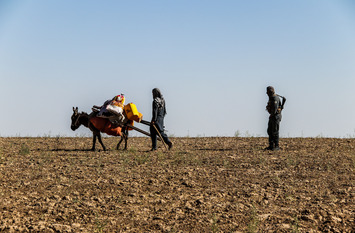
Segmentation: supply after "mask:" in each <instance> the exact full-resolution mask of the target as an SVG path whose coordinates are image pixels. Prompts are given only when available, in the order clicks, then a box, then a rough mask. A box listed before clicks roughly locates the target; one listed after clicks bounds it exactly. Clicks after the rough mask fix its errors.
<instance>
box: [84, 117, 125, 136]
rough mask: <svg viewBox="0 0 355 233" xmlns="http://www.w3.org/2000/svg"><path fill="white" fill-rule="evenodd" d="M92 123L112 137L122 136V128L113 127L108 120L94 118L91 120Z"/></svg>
mask: <svg viewBox="0 0 355 233" xmlns="http://www.w3.org/2000/svg"><path fill="white" fill-rule="evenodd" d="M90 122H91V123H92V124H93V125H94V126H95V128H96V129H98V130H100V132H102V133H106V134H108V135H111V136H122V132H121V131H122V128H121V127H115V126H113V125H112V123H111V121H110V120H109V119H107V118H102V117H93V118H91V119H90Z"/></svg>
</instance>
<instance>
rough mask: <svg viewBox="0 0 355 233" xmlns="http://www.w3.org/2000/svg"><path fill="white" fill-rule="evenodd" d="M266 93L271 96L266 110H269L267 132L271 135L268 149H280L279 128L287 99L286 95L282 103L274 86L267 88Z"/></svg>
mask: <svg viewBox="0 0 355 233" xmlns="http://www.w3.org/2000/svg"><path fill="white" fill-rule="evenodd" d="M266 94H267V95H268V96H269V101H268V103H267V106H266V110H267V111H268V112H269V114H270V116H269V122H268V128H267V133H268V135H269V147H267V148H265V149H266V150H280V147H279V129H280V122H281V118H282V116H281V110H282V109H283V103H284V102H285V101H286V99H285V98H284V97H282V98H283V103H281V100H280V97H279V95H277V94H275V89H274V88H273V87H272V86H268V87H267V88H266Z"/></svg>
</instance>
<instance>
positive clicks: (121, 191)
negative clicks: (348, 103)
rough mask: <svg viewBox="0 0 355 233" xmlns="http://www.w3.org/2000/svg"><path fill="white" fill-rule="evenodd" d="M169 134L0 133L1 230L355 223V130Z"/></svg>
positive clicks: (347, 228)
mask: <svg viewBox="0 0 355 233" xmlns="http://www.w3.org/2000/svg"><path fill="white" fill-rule="evenodd" d="M172 140H173V142H174V148H173V150H172V151H170V152H165V150H164V148H163V147H161V148H160V149H159V150H158V151H156V152H147V150H148V149H149V146H150V141H149V139H148V138H130V139H129V145H128V150H127V151H116V150H114V149H113V148H115V144H116V143H117V141H118V139H117V138H112V137H109V138H104V143H105V144H106V146H107V148H110V149H109V150H108V151H96V152H92V151H88V150H87V149H89V148H91V143H92V141H91V138H62V137H57V138H53V137H51V138H40V137H38V138H0V231H3V232H16V231H19V232H354V229H355V222H354V219H355V190H354V184H355V173H354V170H355V149H354V147H355V139H326V138H296V139H281V146H282V147H283V150H282V151H280V152H269V151H264V150H263V148H264V147H266V145H267V139H266V138H238V137H234V138H233V137H230V138H223V137H212V138H172ZM97 148H101V147H100V145H99V144H98V145H97Z"/></svg>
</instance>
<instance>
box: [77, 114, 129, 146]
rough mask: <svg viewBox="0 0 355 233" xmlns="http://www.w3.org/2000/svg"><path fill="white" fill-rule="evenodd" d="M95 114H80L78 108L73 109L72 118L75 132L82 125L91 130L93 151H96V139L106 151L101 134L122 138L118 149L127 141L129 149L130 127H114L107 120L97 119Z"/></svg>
mask: <svg viewBox="0 0 355 233" xmlns="http://www.w3.org/2000/svg"><path fill="white" fill-rule="evenodd" d="M96 114H97V113H95V112H92V113H90V114H87V113H86V112H81V113H79V111H78V107H76V108H74V107H73V115H72V116H71V129H72V130H73V131H75V130H76V129H78V128H79V127H80V126H81V125H84V126H85V127H87V128H89V129H90V130H91V131H92V134H93V144H92V148H91V150H95V144H96V138H98V140H99V142H100V144H101V146H102V148H103V150H106V147H105V145H104V144H103V142H102V138H101V133H100V132H103V133H106V134H108V135H112V136H121V140H120V141H119V142H118V144H117V146H116V149H117V150H118V149H119V147H120V145H121V143H122V141H123V140H125V147H124V149H125V150H126V149H127V140H128V127H127V126H126V125H124V126H117V125H113V124H112V123H111V121H110V120H109V119H107V118H101V117H96Z"/></svg>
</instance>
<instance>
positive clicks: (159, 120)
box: [150, 96, 171, 149]
mask: <svg viewBox="0 0 355 233" xmlns="http://www.w3.org/2000/svg"><path fill="white" fill-rule="evenodd" d="M152 108H153V112H152V124H154V125H155V126H156V128H157V129H158V131H159V133H160V135H161V136H162V138H163V140H164V142H165V143H166V144H168V145H170V144H171V142H170V140H169V138H168V136H167V135H166V134H165V133H164V117H165V114H166V108H165V101H164V99H163V98H162V96H159V97H158V96H156V97H155V98H154V100H153V107H152ZM150 135H151V136H150V137H151V139H152V149H156V148H157V136H158V133H157V130H156V129H155V128H154V126H153V125H151V126H150Z"/></svg>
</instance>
